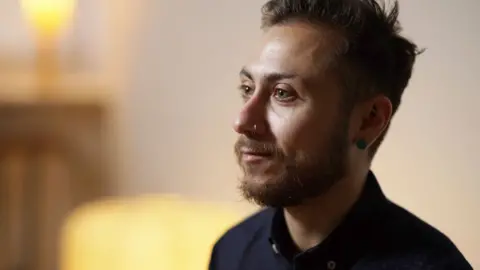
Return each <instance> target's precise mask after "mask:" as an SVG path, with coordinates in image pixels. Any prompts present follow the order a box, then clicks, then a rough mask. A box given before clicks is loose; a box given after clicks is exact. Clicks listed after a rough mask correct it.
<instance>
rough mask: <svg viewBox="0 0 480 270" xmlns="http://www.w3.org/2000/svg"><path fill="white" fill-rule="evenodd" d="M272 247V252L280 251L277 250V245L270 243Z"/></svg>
mask: <svg viewBox="0 0 480 270" xmlns="http://www.w3.org/2000/svg"><path fill="white" fill-rule="evenodd" d="M272 249H273V252H275V254H279V253H280V252H278V248H277V245H275V244H272Z"/></svg>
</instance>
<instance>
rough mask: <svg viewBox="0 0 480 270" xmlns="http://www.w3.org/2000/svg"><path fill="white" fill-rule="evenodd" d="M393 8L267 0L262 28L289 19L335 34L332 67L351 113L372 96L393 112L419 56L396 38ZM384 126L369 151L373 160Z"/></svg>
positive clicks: (370, 0) (349, 1) (360, 2)
mask: <svg viewBox="0 0 480 270" xmlns="http://www.w3.org/2000/svg"><path fill="white" fill-rule="evenodd" d="M398 13H399V7H398V2H397V1H394V3H393V5H392V7H391V8H390V9H387V8H386V6H385V3H384V2H382V3H378V2H377V1H375V0H270V1H268V2H267V3H266V4H264V6H263V7H262V29H268V28H270V27H272V26H275V25H281V24H285V23H288V22H291V21H295V20H301V21H305V22H307V23H311V24H314V25H322V26H327V27H330V28H332V29H334V30H338V31H339V33H340V34H341V35H342V37H343V38H344V42H343V43H342V46H343V45H344V46H343V47H342V48H339V51H338V55H337V56H338V57H337V61H336V62H337V63H338V65H337V66H338V71H339V74H338V75H339V76H340V78H341V81H342V84H343V86H344V88H343V89H344V90H345V93H346V94H345V99H346V101H347V100H348V101H347V103H349V104H350V106H349V108H350V109H351V108H352V107H353V105H354V104H355V103H356V102H359V101H362V100H366V99H368V98H370V97H373V96H375V95H378V94H383V95H385V96H386V97H388V98H389V99H390V101H391V103H392V107H393V114H394V113H395V112H396V111H397V109H398V107H399V106H400V102H401V98H402V95H403V92H404V90H405V88H406V87H407V85H408V82H409V80H410V77H411V75H412V69H413V65H414V62H415V58H416V56H417V55H418V54H419V53H421V52H422V50H419V49H418V47H417V46H416V45H415V44H413V43H412V42H411V41H409V40H408V39H406V38H405V37H403V36H401V35H400V32H401V26H400V23H399V22H398ZM387 129H388V126H387V127H386V129H385V131H384V132H383V133H382V134H381V135H380V137H379V138H378V139H377V141H376V142H375V143H374V144H373V145H372V146H371V148H370V153H369V154H370V157H371V158H373V156H374V155H375V153H376V151H377V150H378V147H379V146H380V144H381V142H382V141H383V139H384V136H385V134H386V131H387Z"/></svg>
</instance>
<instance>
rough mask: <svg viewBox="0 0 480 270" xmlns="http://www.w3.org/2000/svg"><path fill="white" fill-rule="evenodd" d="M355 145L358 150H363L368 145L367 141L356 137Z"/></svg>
mask: <svg viewBox="0 0 480 270" xmlns="http://www.w3.org/2000/svg"><path fill="white" fill-rule="evenodd" d="M355 145H356V146H357V148H358V149H359V150H365V149H366V148H367V146H368V144H367V142H366V141H365V140H364V139H358V140H357V142H356V143H355Z"/></svg>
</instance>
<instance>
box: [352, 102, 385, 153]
mask: <svg viewBox="0 0 480 270" xmlns="http://www.w3.org/2000/svg"><path fill="white" fill-rule="evenodd" d="M358 113H359V116H360V117H359V125H358V127H359V128H358V130H357V132H356V134H355V136H354V143H356V142H358V141H360V140H363V141H364V142H365V144H366V147H367V148H368V147H369V146H370V145H372V144H373V143H374V142H375V141H376V140H377V139H378V137H380V135H381V134H382V133H383V132H384V131H385V129H386V128H387V126H388V123H389V122H390V119H391V117H392V102H391V101H390V99H389V98H387V97H386V96H383V95H381V96H376V97H375V98H373V99H370V100H368V101H367V102H365V103H363V104H362V106H361V107H360V108H359V112H358Z"/></svg>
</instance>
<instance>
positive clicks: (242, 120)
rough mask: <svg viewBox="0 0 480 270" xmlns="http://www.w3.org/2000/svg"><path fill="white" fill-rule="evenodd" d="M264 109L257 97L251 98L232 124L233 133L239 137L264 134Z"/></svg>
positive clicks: (265, 127) (265, 126)
mask: <svg viewBox="0 0 480 270" xmlns="http://www.w3.org/2000/svg"><path fill="white" fill-rule="evenodd" d="M265 108H266V106H265V105H264V104H262V101H261V100H260V99H259V98H258V97H252V98H251V99H250V100H248V101H247V102H246V103H245V104H244V105H243V107H242V109H241V110H240V113H239V114H238V116H237V119H236V120H235V122H234V124H233V129H234V130H235V132H237V133H238V134H241V135H246V136H251V135H252V134H257V135H261V134H263V133H265V132H266V129H267V125H266V119H265Z"/></svg>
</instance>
